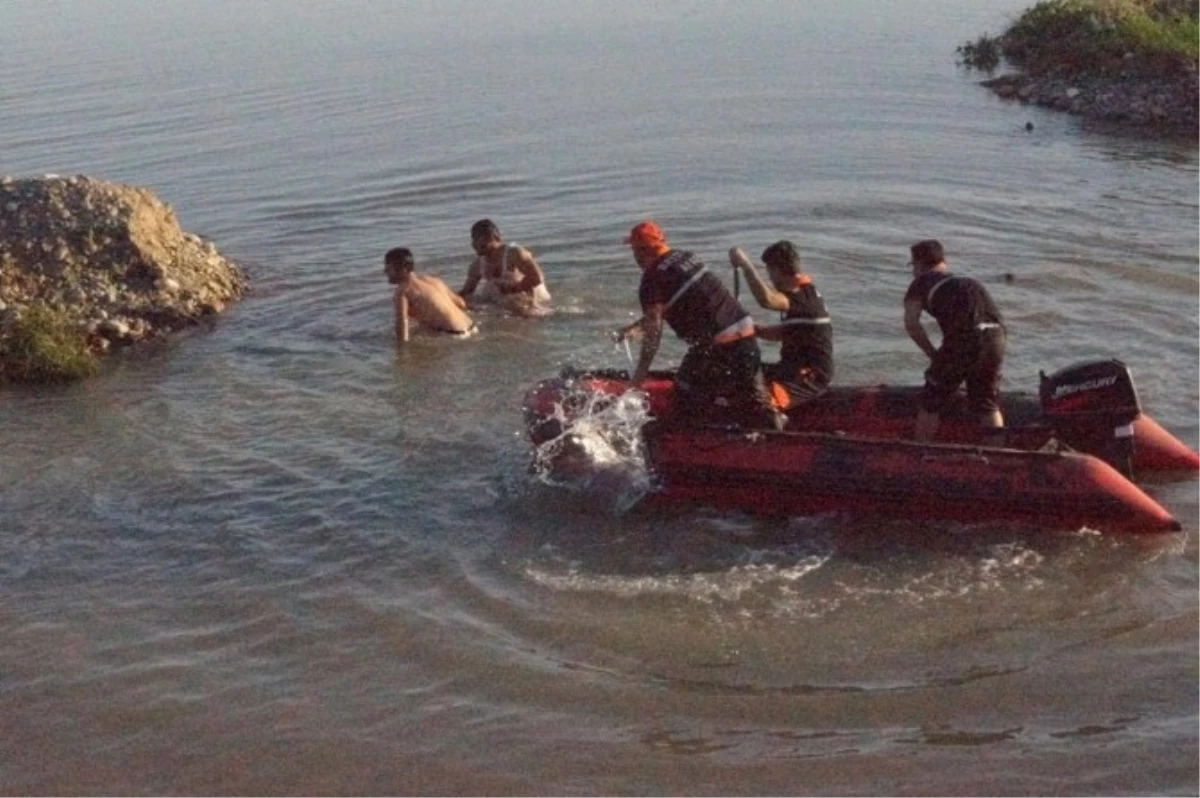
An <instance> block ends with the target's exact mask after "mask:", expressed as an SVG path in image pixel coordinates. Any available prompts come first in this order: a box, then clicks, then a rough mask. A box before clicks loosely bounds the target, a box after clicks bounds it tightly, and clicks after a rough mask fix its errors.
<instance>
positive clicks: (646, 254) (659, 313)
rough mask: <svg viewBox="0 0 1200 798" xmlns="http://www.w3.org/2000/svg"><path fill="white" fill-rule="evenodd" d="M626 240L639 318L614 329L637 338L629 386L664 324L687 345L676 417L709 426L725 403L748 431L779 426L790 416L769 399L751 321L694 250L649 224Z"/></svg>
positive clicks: (644, 368)
mask: <svg viewBox="0 0 1200 798" xmlns="http://www.w3.org/2000/svg"><path fill="white" fill-rule="evenodd" d="M625 241H626V243H628V244H629V245H630V247H631V248H632V249H633V258H634V260H635V261H637V264H638V266H640V267H641V268H642V280H641V284H640V285H639V287H638V298H639V300H640V301H641V305H642V317H641V318H640V319H638V320H637V321H635V322H633V323H632V324H630V325H628V326H626V327H623V328H621V329H620V330H618V331H617V333H616V336H617V338H618V340H621V339H624V338H627V337H632V336H635V335H639V334H640V335H641V336H642V347H641V352H640V355H639V357H638V363H637V367H636V369H635V370H634V372H633V379H632V383H633V387H635V388H637V387H640V386H641V384H642V382H644V381H645V379H646V376H647V375H648V374H649V372H650V364H651V363H652V362H653V361H654V356H655V355H656V354H658V347H659V344H660V342H661V341H662V331H663V322H664V321H665V322H666V323H667V324H669V325H670V326H671V329H672V330H673V331H674V332H675V334H676V335H678V336H679V337H680V338H682V339H683V340H684V341H686V342H687V343H688V351H687V353H686V354H685V355H684V356H683V360H682V362H680V364H679V369H678V371H677V372H676V374H675V403H676V404H675V406H676V417H677V418H679V419H680V420H681V421H684V422H697V421H701V422H703V421H707V420H709V419H710V417H711V416H712V414H713V413H714V412H717V410H718V408H720V407H721V406H722V403H724V404H725V405H726V406H727V407H728V411H729V413H730V414H732V417H733V418H734V419H735V420H737V421H739V422H741V423H745V424H748V425H751V426H759V427H766V428H769V429H782V428H783V425H784V424H785V423H786V421H787V419H786V417H785V416H783V414H782V413H780V412H779V411H777V410H776V409H775V408H774V407H773V406H772V405H771V401H770V398H769V397H768V396H767V392H766V388H765V385H764V384H763V379H762V360H761V353H760V352H759V348H758V341H756V340H755V338H754V319H753V318H752V317H751V316H750V314H749V313H747V312H746V310H745V308H743V307H742V306H741V304H740V303H738V301H737V299H735V298H734V296H733V294H731V293H729V290H728V289H727V288H725V286H724V285H723V284H722V283H721V281H720V279H718V278H717V276H716V275H714V274H712V273H711V272H710V271H708V267H707V266H705V265H704V263H702V262H701V261H700V259H699V258H698V257H696V256H695V255H694V254H692V253H691V252H687V251H685V250H681V249H671V248H670V247H669V246H668V245H667V239H666V236H665V235H664V234H663V231H662V229H661V228H660V227H659V226H658V225H657V224H655V223H654V222H642V223H641V224H638V225H637V226H635V227H634V228H633V230H632V231H631V232H630V234H629V237H628V238H627V239H625Z"/></svg>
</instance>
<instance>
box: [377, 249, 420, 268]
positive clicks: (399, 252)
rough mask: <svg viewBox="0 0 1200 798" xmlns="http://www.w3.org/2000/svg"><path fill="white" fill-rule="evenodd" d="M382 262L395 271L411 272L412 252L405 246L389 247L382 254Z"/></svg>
mask: <svg viewBox="0 0 1200 798" xmlns="http://www.w3.org/2000/svg"><path fill="white" fill-rule="evenodd" d="M383 263H384V265H386V266H390V267H391V268H393V269H395V270H396V271H401V272H411V271H412V270H413V254H412V252H410V251H409V250H408V249H406V248H405V247H396V248H395V249H389V250H388V251H387V254H386V255H384V256H383Z"/></svg>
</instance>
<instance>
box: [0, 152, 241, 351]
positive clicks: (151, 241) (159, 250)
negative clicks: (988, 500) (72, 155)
mask: <svg viewBox="0 0 1200 798" xmlns="http://www.w3.org/2000/svg"><path fill="white" fill-rule="evenodd" d="M247 285H248V283H247V279H246V277H245V275H244V274H243V272H242V271H241V270H240V269H239V268H238V267H237V265H235V264H234V263H232V262H231V261H229V260H227V259H225V258H224V257H222V256H221V255H220V253H218V252H217V249H216V247H215V246H214V245H213V244H212V243H211V242H209V241H205V240H204V239H202V238H200V237H199V236H196V235H193V234H191V233H186V232H184V231H183V230H181V229H180V227H179V222H178V221H177V220H176V218H175V214H174V212H173V211H172V210H171V208H170V207H169V206H168V205H166V204H164V203H163V202H162V201H160V200H159V199H158V198H157V197H155V196H154V194H153V193H151V192H150V191H149V190H147V189H144V188H136V187H132V186H125V185H119V184H115V183H108V182H105V181H102V180H96V179H93V178H90V177H86V176H83V175H77V176H75V177H58V176H56V175H46V176H44V177H41V178H25V179H18V178H12V177H4V178H0V343H3V341H2V339H3V336H4V334H5V328H6V326H9V327H11V325H12V324H13V323H14V322H15V320H17V319H19V318H20V315H21V312H22V310H23V309H24V308H27V307H29V306H31V305H34V304H38V305H43V306H46V307H49V308H52V309H54V310H55V311H59V312H60V313H61V315H62V316H63V317H64V318H66V319H67V320H68V323H69V324H71V325H73V326H76V327H78V328H79V329H80V330H82V331H84V332H86V335H87V338H88V344H89V346H90V348H91V349H92V350H93V351H94V352H97V353H102V352H106V351H108V350H109V349H110V348H111V347H113V346H119V345H127V344H132V343H135V342H137V341H141V340H145V339H148V338H154V337H156V336H159V335H162V334H164V333H167V332H170V331H174V330H178V329H181V328H184V327H188V326H191V325H193V324H195V323H197V322H198V321H199V320H201V319H204V318H205V317H211V316H214V315H216V314H218V313H221V312H222V311H223V310H224V309H225V308H226V306H228V305H229V303H230V302H233V301H234V300H236V299H238V298H239V297H241V296H242V295H243V293H244V292H245V290H246V288H247ZM2 351H3V346H0V352H2Z"/></svg>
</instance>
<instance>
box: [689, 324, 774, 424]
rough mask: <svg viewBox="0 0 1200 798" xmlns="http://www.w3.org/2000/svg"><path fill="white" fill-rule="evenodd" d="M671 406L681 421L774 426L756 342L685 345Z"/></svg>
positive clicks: (742, 340)
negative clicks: (673, 401) (687, 347)
mask: <svg viewBox="0 0 1200 798" xmlns="http://www.w3.org/2000/svg"><path fill="white" fill-rule="evenodd" d="M675 408H676V413H675V418H676V419H677V420H678V421H679V422H680V423H683V424H737V425H740V426H749V427H766V428H769V429H775V428H777V426H778V422H777V421H776V412H775V409H774V408H773V407H772V405H771V400H770V398H769V396H768V395H767V390H766V385H765V384H764V383H763V377H762V355H761V352H760V351H759V348H758V341H757V340H755V339H754V338H752V337H751V338H741V339H739V340H737V341H733V342H732V343H728V344H695V345H693V346H692V347H691V348H690V349H688V351H687V354H685V355H684V356H683V360H682V361H681V362H680V364H679V369H678V370H677V371H676V373H675Z"/></svg>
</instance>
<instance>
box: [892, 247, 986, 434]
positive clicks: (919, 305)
mask: <svg viewBox="0 0 1200 798" xmlns="http://www.w3.org/2000/svg"><path fill="white" fill-rule="evenodd" d="M909 251H910V252H911V253H912V263H911V265H912V270H913V281H912V283H911V284H910V285H909V286H908V291H907V292H906V293H905V295H904V329H905V330H906V331H907V332H908V336H909V337H910V338H912V339H913V341H914V342H915V343H916V344H917V346H919V347H920V348H921V351H922V352H924V353H925V354H926V355H928V356H929V359H930V361H931V362H930V365H929V368H928V370H926V372H925V388H924V390H923V391H922V392H921V401H920V407H919V409H918V411H917V422H916V428H915V430H914V432H913V437H914V438H915V439H916V440H918V441H930V440H933V438H934V436H935V435H936V434H937V428H938V422H939V418H940V414H941V411H942V410H943V408H944V407H945V405H946V402H947V400H948V399H949V398H950V397H951V396H952V395H953V394H954V392H955V391H957V390H958V386H960V385H961V384H962V383H963V382H966V384H967V401H968V403H969V406H970V408H971V410H972V411H974V412H975V413H977V414H978V416H979V423H980V425H981V427H982V428H983V432H984V436H985V440H986V441H987V442H988V443H991V444H995V445H999V444H1000V443H1001V439H1002V438H1003V429H1004V417H1003V416H1002V415H1001V413H1000V404H999V398H1000V369H1001V366H1002V365H1003V363H1004V349H1005V343H1006V341H1005V338H1006V335H1005V330H1004V320H1003V319H1002V318H1001V316H1000V311H999V310H997V309H996V304H995V303H994V302H993V301H992V298H991V296H989V295H988V292H987V289H985V288H984V287H983V285H982V284H980V283H979V282H978V281H977V280H972V279H971V278H969V277H959V276H957V275H953V274H951V273H950V272H949V271H948V270H947V268H946V257H945V252H944V250H943V249H942V245H941V244H940V243H939V242H938V241H935V240H933V239H927V240H925V241H918V242H917V243H915V244H913V245H912V247H910V249H909ZM922 312H925V313H928V314H929V315H931V316H933V317H934V319H936V320H937V323H938V327H939V328H941V331H942V345H941V346H940V347H938V348H935V347H934V346H933V344H932V343H931V342H930V340H929V336H928V335H927V334H926V333H925V328H924V327H922V326H921V313H922Z"/></svg>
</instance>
